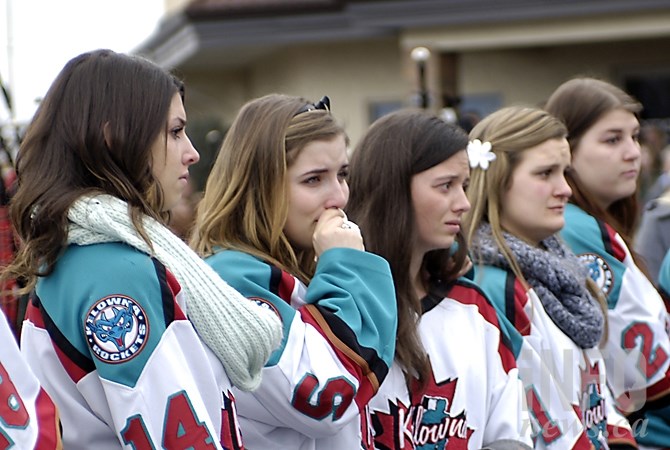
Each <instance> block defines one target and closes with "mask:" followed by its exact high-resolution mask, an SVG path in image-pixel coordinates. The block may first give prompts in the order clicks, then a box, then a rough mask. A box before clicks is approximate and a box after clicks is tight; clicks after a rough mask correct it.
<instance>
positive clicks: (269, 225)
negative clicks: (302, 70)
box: [191, 94, 346, 283]
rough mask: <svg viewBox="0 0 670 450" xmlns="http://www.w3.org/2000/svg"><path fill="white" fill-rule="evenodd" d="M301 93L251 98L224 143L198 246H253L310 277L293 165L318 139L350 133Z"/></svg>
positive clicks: (201, 214)
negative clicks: (288, 231)
mask: <svg viewBox="0 0 670 450" xmlns="http://www.w3.org/2000/svg"><path fill="white" fill-rule="evenodd" d="M307 104H310V103H309V102H308V101H307V100H305V99H303V98H301V97H293V96H287V95H281V94H270V95H266V96H264V97H261V98H257V99H255V100H252V101H250V102H248V103H247V104H245V105H244V106H243V107H242V108H241V109H240V112H239V113H238V115H237V117H236V118H235V121H234V122H233V124H232V126H231V127H230V130H228V133H227V134H226V137H225V139H224V141H223V143H222V145H221V149H220V151H219V154H218V155H217V158H216V161H215V162H214V166H213V167H212V171H211V173H210V175H209V177H208V179H207V183H206V186H205V193H204V195H203V198H202V200H201V201H200V203H199V205H198V208H197V213H196V220H195V227H194V230H193V233H192V236H191V246H192V247H193V249H195V251H196V252H197V253H198V254H200V255H201V256H208V255H211V254H212V253H213V252H214V251H215V248H216V247H221V248H227V249H234V250H239V251H243V252H246V253H250V254H252V255H254V256H257V257H259V258H261V259H263V260H264V261H267V262H269V263H271V264H273V265H275V266H277V267H279V268H281V269H283V270H285V271H287V272H289V273H291V274H294V275H296V276H298V277H299V278H300V279H301V280H302V281H303V282H305V283H308V282H309V280H310V279H311V278H312V276H313V275H314V270H315V263H314V256H315V253H314V250H313V249H308V250H299V249H295V248H293V246H292V245H291V243H290V242H289V240H288V238H287V237H286V235H285V234H284V226H285V224H286V220H287V218H288V208H289V204H288V198H289V192H288V189H289V188H288V180H287V170H288V168H289V167H290V166H291V164H292V163H293V161H295V159H296V158H297V157H298V155H299V154H300V151H301V150H302V149H303V148H304V147H305V146H306V145H307V144H309V143H310V142H313V141H318V140H332V139H334V138H335V137H337V136H345V138H346V133H345V131H344V129H343V128H342V126H341V125H340V124H339V123H338V122H337V121H336V120H335V118H334V117H333V116H332V115H331V114H330V112H328V111H327V110H322V109H314V110H310V111H309V112H300V111H301V110H302V109H304V107H305V105H307ZM299 112H300V113H299Z"/></svg>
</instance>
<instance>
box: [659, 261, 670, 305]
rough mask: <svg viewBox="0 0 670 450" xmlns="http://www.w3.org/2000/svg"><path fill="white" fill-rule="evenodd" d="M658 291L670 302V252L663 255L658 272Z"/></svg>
mask: <svg viewBox="0 0 670 450" xmlns="http://www.w3.org/2000/svg"><path fill="white" fill-rule="evenodd" d="M658 290H659V291H661V293H662V294H663V295H664V296H665V298H666V301H670V251H668V253H666V254H665V258H663V263H662V264H661V270H659V272H658Z"/></svg>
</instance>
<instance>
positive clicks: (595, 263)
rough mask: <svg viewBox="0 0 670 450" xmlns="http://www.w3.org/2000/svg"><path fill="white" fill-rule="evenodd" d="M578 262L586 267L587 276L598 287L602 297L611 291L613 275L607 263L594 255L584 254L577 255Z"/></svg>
mask: <svg viewBox="0 0 670 450" xmlns="http://www.w3.org/2000/svg"><path fill="white" fill-rule="evenodd" d="M578 257H579V259H580V261H581V262H582V263H583V264H584V265H586V267H587V268H588V270H589V276H590V277H591V279H592V280H593V281H595V283H596V284H597V285H598V287H599V288H600V290H601V291H602V293H603V294H604V295H607V294H609V293H610V291H611V290H612V285H613V284H614V273H613V272H612V269H611V268H610V266H609V264H607V261H605V260H604V259H603V258H601V257H600V256H599V255H596V254H594V253H584V254H582V255H578Z"/></svg>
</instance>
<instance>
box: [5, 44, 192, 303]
mask: <svg viewBox="0 0 670 450" xmlns="http://www.w3.org/2000/svg"><path fill="white" fill-rule="evenodd" d="M176 93H179V94H180V95H181V97H182V100H183V97H184V87H183V85H182V83H181V82H180V81H179V80H177V79H176V78H175V77H174V76H173V75H171V74H169V73H168V72H166V71H164V70H163V69H161V68H160V67H158V66H157V65H155V64H153V63H152V62H150V61H148V60H146V59H143V58H141V57H138V56H129V55H124V54H119V53H115V52H113V51H111V50H96V51H92V52H88V53H84V54H81V55H79V56H77V57H75V58H73V59H72V60H70V61H69V62H68V63H67V64H66V65H65V67H64V68H63V69H62V70H61V72H60V73H59V75H58V76H57V77H56V79H55V81H54V82H53V84H52V85H51V87H50V88H49V90H48V92H47V94H46V96H45V97H44V100H43V101H42V103H41V105H40V106H39V108H38V109H37V111H36V113H35V116H34V118H33V120H32V122H31V123H30V125H29V127H28V129H27V131H26V135H25V138H24V140H23V143H22V144H21V147H20V149H19V153H18V157H17V161H16V171H17V182H18V188H17V191H16V194H15V196H14V198H13V199H12V203H11V209H10V213H11V219H12V223H13V225H14V227H15V228H16V231H17V233H18V236H19V237H20V239H21V241H22V245H21V248H20V250H19V252H18V254H17V256H16V258H15V260H14V261H13V263H12V264H11V265H10V266H8V267H7V268H6V270H5V271H4V272H3V275H2V276H3V278H4V277H8V276H15V277H20V278H22V279H23V280H24V281H26V283H27V285H26V287H25V289H24V291H25V292H27V291H29V290H31V289H32V288H33V286H34V284H35V282H36V280H37V277H38V276H46V275H48V274H50V273H51V272H52V271H53V268H54V265H55V263H56V260H57V258H58V256H59V253H60V252H61V250H62V249H63V248H64V247H65V246H66V245H67V229H68V219H67V212H68V209H69V208H70V206H71V205H72V203H73V202H74V201H75V200H76V199H77V198H78V197H80V196H81V195H83V194H95V193H104V194H109V195H113V196H115V197H118V198H120V199H122V200H124V201H126V202H127V203H128V205H129V213H130V216H131V218H132V221H133V224H134V225H135V227H136V228H137V230H138V232H139V233H140V234H141V235H142V237H143V238H144V239H145V240H146V241H147V243H148V244H149V245H150V244H151V243H150V242H149V239H148V238H147V236H146V233H145V232H144V229H143V228H142V224H141V216H142V215H143V214H146V215H148V216H151V217H153V218H155V219H158V220H164V219H165V217H163V215H162V214H161V211H162V203H163V194H162V191H161V188H160V186H159V184H158V182H157V180H156V179H155V178H154V177H153V175H152V173H151V152H152V146H153V145H154V144H155V142H156V140H157V139H159V137H160V136H164V137H165V139H167V125H166V124H167V118H168V113H169V108H170V103H171V101H172V98H173V97H174V95H175V94H176ZM166 142H167V141H166ZM166 145H167V144H166Z"/></svg>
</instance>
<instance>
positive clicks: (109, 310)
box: [85, 295, 149, 364]
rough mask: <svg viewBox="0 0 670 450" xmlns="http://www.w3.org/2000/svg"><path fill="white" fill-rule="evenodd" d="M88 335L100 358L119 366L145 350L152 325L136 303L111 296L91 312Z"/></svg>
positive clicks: (89, 341)
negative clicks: (150, 325)
mask: <svg viewBox="0 0 670 450" xmlns="http://www.w3.org/2000/svg"><path fill="white" fill-rule="evenodd" d="M85 333H86V341H87V342H88V346H89V347H90V348H91V351H92V353H93V354H94V355H95V356H96V358H98V359H99V360H101V361H103V362H106V363H110V364H117V363H122V362H125V361H128V360H130V359H132V358H134V357H135V356H137V354H138V353H139V352H140V350H142V348H143V347H144V345H145V344H146V342H147V337H148V335H149V323H148V321H147V316H146V314H145V313H144V310H143V309H142V308H141V307H140V306H139V305H138V304H137V302H136V301H135V300H133V299H132V298H130V297H127V296H124V295H110V296H109V297H105V298H103V299H101V300H98V301H97V302H96V303H95V304H94V305H93V306H92V307H91V309H89V310H88V313H87V314H86V327H85Z"/></svg>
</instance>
